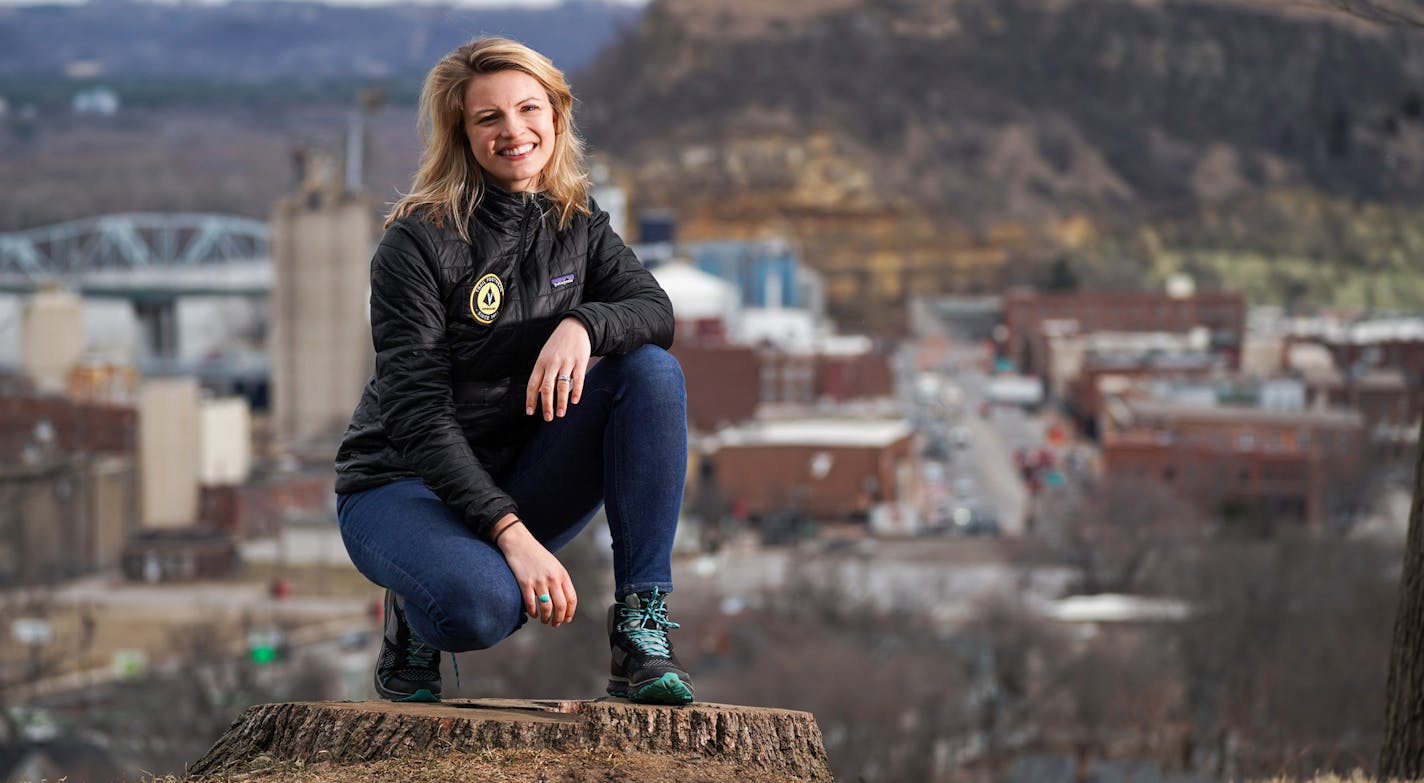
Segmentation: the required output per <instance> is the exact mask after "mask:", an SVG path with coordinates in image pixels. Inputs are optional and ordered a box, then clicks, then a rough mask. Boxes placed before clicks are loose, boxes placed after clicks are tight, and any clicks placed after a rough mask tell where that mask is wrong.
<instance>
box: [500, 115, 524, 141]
mask: <svg viewBox="0 0 1424 783" xmlns="http://www.w3.org/2000/svg"><path fill="white" fill-rule="evenodd" d="M523 130H524V123H523V122H521V121H520V118H519V115H517V114H516V115H514V116H512V117H509V118H507V119H505V120H504V122H501V123H500V124H499V135H500V136H503V137H507V138H511V139H512V138H514V137H515V136H518V135H519V133H520V132H521V131H523Z"/></svg>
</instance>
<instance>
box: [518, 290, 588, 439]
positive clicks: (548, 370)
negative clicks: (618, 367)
mask: <svg viewBox="0 0 1424 783" xmlns="http://www.w3.org/2000/svg"><path fill="white" fill-rule="evenodd" d="M591 350H592V347H591V346H590V345H589V341H588V329H587V328H586V327H585V326H584V325H583V322H582V321H580V320H579V319H577V318H574V317H572V316H570V317H567V318H565V319H564V320H562V321H560V322H559V326H558V327H557V328H556V329H554V333H553V334H551V335H549V340H548V342H545V343H544V350H542V351H540V352H539V359H538V361H536V362H535V363H534V373H533V374H532V375H530V376H529V386H528V388H526V389H525V392H524V413H525V415H528V416H533V415H534V408H535V407H536V406H538V407H540V408H542V409H543V411H544V421H553V420H554V417H555V416H559V417H561V418H562V417H563V415H564V413H565V412H566V411H568V407H569V405H570V404H574V405H577V404H578V401H579V398H580V397H581V396H583V375H584V373H585V372H587V371H588V357H589V353H590V351H591ZM561 376H563V377H562V378H561Z"/></svg>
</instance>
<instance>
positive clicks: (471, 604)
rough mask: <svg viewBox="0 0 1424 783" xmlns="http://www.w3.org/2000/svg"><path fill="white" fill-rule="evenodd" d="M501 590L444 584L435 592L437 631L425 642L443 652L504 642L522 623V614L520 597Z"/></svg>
mask: <svg viewBox="0 0 1424 783" xmlns="http://www.w3.org/2000/svg"><path fill="white" fill-rule="evenodd" d="M477 592H478V594H477ZM504 592H506V591H504V590H494V591H489V592H479V591H475V590H471V589H468V586H459V587H456V588H455V589H450V586H447V587H446V589H444V590H441V591H440V592H439V593H436V594H435V595H434V597H435V600H436V611H435V612H433V613H432V614H433V615H434V617H435V622H434V626H435V631H436V633H435V634H434V637H435V638H427V639H425V641H426V642H427V643H428V644H430V645H432V646H434V647H436V648H437V649H440V650H445V651H446V652H467V651H469V650H486V649H489V648H490V647H493V646H495V645H496V644H499V643H500V642H502V641H504V640H505V639H506V638H508V637H509V635H510V634H512V633H514V632H515V631H516V630H518V628H519V626H520V625H522V624H523V614H524V612H523V607H522V606H521V601H522V599H520V598H519V596H517V595H515V596H513V597H512V598H511V597H510V596H506V595H503V593H504ZM422 638H424V635H423V634H422Z"/></svg>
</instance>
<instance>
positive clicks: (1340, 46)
mask: <svg viewBox="0 0 1424 783" xmlns="http://www.w3.org/2000/svg"><path fill="white" fill-rule="evenodd" d="M1060 6H1061V7H1060ZM481 31H487V32H499V33H507V34H512V35H515V36H517V37H520V38H522V39H523V40H525V41H527V42H529V43H531V44H532V45H534V46H536V47H538V48H540V49H542V50H543V51H545V52H547V53H548V54H550V55H551V56H552V57H553V59H554V60H555V61H556V62H557V63H559V64H560V65H562V66H563V67H565V68H566V69H567V70H568V71H569V73H570V74H571V77H572V79H573V82H574V85H575V89H576V91H577V92H578V94H579V96H580V98H581V101H582V102H581V104H580V109H579V111H580V112H582V113H581V114H580V115H579V117H580V121H581V122H583V123H585V128H586V130H587V132H588V134H589V137H590V140H591V141H592V142H593V144H592V147H593V151H594V157H593V167H592V172H591V173H592V178H593V181H594V183H595V198H596V199H597V200H598V202H599V203H600V205H601V206H602V207H604V208H605V209H607V210H608V211H609V212H610V214H611V215H612V218H613V223H614V225H615V227H617V228H618V230H619V232H620V233H621V235H622V236H623V237H624V238H625V239H626V240H627V241H628V242H629V243H630V244H631V245H632V246H633V247H634V248H635V250H636V252H637V254H638V256H639V257H640V258H641V259H642V260H643V262H644V263H645V264H646V265H647V266H649V267H650V268H651V269H652V271H653V274H654V275H655V276H656V277H657V279H658V280H659V282H660V283H661V284H662V286H663V287H664V288H665V289H666V290H667V292H668V294H669V295H670V296H671V298H672V300H673V304H674V311H675V313H676V317H677V322H678V323H677V339H676V343H675V345H674V347H673V352H674V354H675V355H676V356H677V357H678V359H679V360H680V361H681V363H682V366H683V368H684V371H685V374H686V377H687V382H688V405H689V410H688V428H689V433H690V435H691V439H690V443H691V445H692V453H691V455H690V464H689V472H688V475H689V480H688V486H687V490H686V504H685V508H684V514H683V517H682V521H681V524H680V528H679V538H678V542H677V552H678V555H677V557H678V559H677V562H676V565H675V573H676V578H677V583H678V589H677V592H676V595H675V596H674V599H673V602H672V605H673V615H674V617H675V619H677V620H678V621H679V622H681V623H682V629H681V630H680V631H679V632H678V635H677V637H676V642H677V644H678V650H679V653H680V655H681V657H682V659H683V660H684V662H686V663H687V664H688V665H689V667H690V668H691V670H692V671H693V672H694V674H695V676H696V679H697V683H698V695H699V698H701V699H704V700H707V701H715V702H731V703H744V704H755V705H764V706H776V707H787V708H794V709H803V710H809V711H811V712H813V713H814V714H815V715H816V717H817V720H818V721H819V723H820V726H821V729H822V731H823V732H824V734H825V740H826V747H827V750H828V752H829V754H830V759H831V763H832V767H833V769H834V771H835V772H836V774H837V776H838V777H840V778H842V779H845V780H864V781H975V782H976V783H977V782H978V781H985V782H986V783H987V782H988V781H1014V782H1015V783H1018V782H1020V781H1022V782H1024V783H1027V782H1028V781H1034V782H1036V783H1037V782H1048V783H1053V782H1055V781H1064V782H1065V783H1066V782H1068V781H1073V782H1074V783H1079V782H1081V781H1089V780H1096V781H1114V780H1127V779H1131V780H1134V781H1172V782H1174V783H1188V781H1192V782H1195V781H1202V782H1203V783H1204V782H1205V781H1220V780H1226V779H1242V778H1243V777H1247V776H1267V775H1273V774H1301V773H1309V772H1311V771H1313V770H1316V769H1334V770H1340V771H1348V770H1349V769H1351V768H1356V767H1362V768H1365V769H1366V770H1368V769H1370V768H1371V767H1372V766H1373V764H1374V754H1375V753H1376V750H1377V748H1378V745H1379V739H1380V728H1381V724H1382V721H1383V712H1384V707H1383V704H1384V699H1383V696H1384V685H1385V668H1386V660H1387V651H1388V644H1389V629H1390V623H1391V621H1392V618H1393V607H1394V602H1395V598H1394V596H1395V591H1396V589H1397V585H1398V579H1399V562H1400V557H1401V553H1402V551H1403V542H1404V533H1405V527H1406V523H1407V517H1408V507H1409V502H1410V493H1411V490H1412V486H1411V476H1410V468H1411V466H1412V465H1413V459H1414V455H1415V453H1416V450H1417V448H1418V442H1417V438H1418V428H1419V421H1420V417H1421V412H1424V283H1421V282H1420V280H1421V277H1422V276H1421V275H1420V274H1419V273H1420V271H1421V266H1420V253H1421V252H1424V234H1421V233H1420V231H1419V228H1418V227H1419V225H1424V223H1421V222H1419V218H1420V217H1424V215H1421V213H1420V211H1419V207H1418V206H1417V204H1418V203H1419V202H1418V199H1417V197H1418V196H1419V195H1421V194H1424V102H1422V101H1421V97H1420V96H1421V94H1424V82H1421V80H1420V77H1419V74H1420V73H1421V72H1424V47H1422V46H1421V44H1420V40H1421V39H1420V35H1421V33H1420V32H1419V31H1415V30H1410V29H1407V28H1381V27H1379V26H1378V25H1376V24H1374V23H1373V22H1370V21H1368V20H1362V19H1360V18H1358V17H1352V16H1349V15H1346V14H1340V13H1333V12H1331V11H1330V9H1329V8H1328V7H1324V6H1322V8H1320V9H1312V8H1311V7H1310V6H1309V4H1297V5H1294V6H1291V7H1290V8H1288V9H1287V8H1284V7H1282V6H1274V5H1261V6H1257V5H1254V4H1252V3H1249V2H1227V1H1226V0H1223V2H1216V3H1206V2H1203V3H1179V4H1167V5H1165V6H1157V5H1153V4H1134V3H1128V2H1116V0H1094V1H1092V2H1068V3H1062V4H1052V3H1044V4H1037V3H1030V2H1011V3H1002V4H999V3H979V2H962V3H954V4H947V3H930V2H918V1H915V0H907V1H906V2H879V1H876V2H872V1H871V0H834V1H833V0H799V1H798V2H786V3H780V4H771V5H769V6H761V5H757V4H750V3H739V2H732V1H731V0H725V1H721V2H714V1H713V0H706V2H697V3H687V4H681V3H657V2H655V3H653V4H652V5H650V6H648V7H646V8H643V7H640V6H636V5H635V6H629V5H604V4H599V3H589V2H566V3H564V4H563V5H558V6H553V7H541V8H519V7H515V6H513V5H512V6H511V7H510V8H507V9H480V10H473V9H459V8H457V7H450V6H423V7H420V8H417V9H409V10H400V11H397V10H394V9H391V8H383V7H379V6H377V7H372V8H362V9H354V8H341V7H338V6H325V5H315V4H303V3H282V4H277V3H261V4H257V3H239V2H234V3H231V4H228V5H214V6H198V5H178V6H157V5H147V4H144V3H138V2H128V1H127V0H125V1H124V2H103V3H100V2H91V3H89V4H86V5H78V6H64V7H61V6H52V7H43V6H37V7H15V6H0V50H4V51H0V181H3V182H4V183H5V185H4V193H3V195H0V411H3V414H0V781H12V780H38V779H40V778H49V779H59V778H61V777H63V776H66V775H67V776H68V777H67V779H68V780H71V781H81V780H111V779H133V780H137V779H138V777H139V776H140V775H141V774H143V773H156V774H178V773H181V772H182V770H183V766H184V764H185V763H188V762H191V761H193V760H194V759H196V758H197V757H198V756H199V755H201V753H202V752H203V751H204V750H205V749H206V748H207V747H208V745H209V744H210V743H211V742H212V741H213V740H214V739H215V738H216V737H217V736H218V735H219V734H220V733H221V731H222V730H223V729H225V728H226V727H227V726H228V724H229V723H230V722H231V721H232V720H233V719H234V718H235V717H236V716H237V714H238V713H239V712H240V711H241V710H242V709H243V708H245V707H246V706H248V705H251V704H254V703H260V702H265V701H272V700H288V699H365V698H371V697H372V696H373V694H372V691H371V687H370V680H371V669H372V666H373V663H374V659H375V652H376V649H377V647H378V645H379V639H378V637H379V627H380V617H379V613H380V604H379V598H380V592H379V590H378V588H376V587H374V586H373V585H371V584H369V583H368V582H367V581H366V580H365V579H363V578H362V577H361V576H360V575H359V574H358V573H356V572H355V570H354V568H353V567H352V566H351V565H350V563H349V561H348V560H347V558H346V555H345V551H344V548H343V546H342V543H341V540H340V536H339V534H338V532H337V529H336V523H335V497H334V495H333V490H332V486H333V480H334V476H333V472H332V465H331V463H332V458H333V456H334V452H335V448H336V444H337V443H338V441H339V438H340V435H341V432H342V429H343V428H344V426H345V424H346V422H347V420H348V418H349V416H350V414H351V411H352V410H353V408H354V406H355V404H356V402H357V400H358V397H359V394H360V391H361V389H362V388H363V385H364V384H365V382H366V379H367V377H368V375H369V374H370V372H371V370H372V359H373V357H372V350H371V345H370V335H369V321H368V309H367V308H368V305H367V297H368V294H369V279H368V265H369V261H370V255H371V250H372V248H373V247H374V243H375V242H376V241H377V239H378V237H379V235H380V230H381V220H382V214H383V212H384V210H385V208H386V205H387V204H388V203H389V202H390V201H391V199H392V198H393V195H394V193H395V192H396V191H397V190H398V189H399V188H400V187H402V186H403V185H404V184H405V183H406V182H408V176H409V173H410V172H411V171H412V170H413V169H414V166H415V162H416V155H417V153H418V138H417V136H416V135H415V129H414V125H415V117H414V106H413V96H414V94H415V92H416V90H417V89H418V85H419V79H420V76H421V74H422V73H423V70H424V69H425V68H428V67H429V65H430V64H432V63H433V62H434V61H435V60H436V59H438V57H439V56H440V55H441V54H443V53H444V52H445V51H447V50H448V49H449V48H451V47H453V46H454V45H456V44H457V43H459V42H460V41H462V40H463V39H465V38H467V37H469V36H470V35H473V34H475V33H478V32H481ZM843 52H853V53H856V56H852V57H846V56H843V55H842V54H841V53H843ZM1277 77H1280V80H1279V81H1277ZM392 524H399V520H392ZM606 550H607V533H606V530H604V529H602V528H601V527H600V525H598V524H594V525H592V526H591V527H590V530H589V531H588V532H587V533H586V534H585V535H584V536H582V537H581V538H580V539H579V540H578V541H577V542H575V544H574V545H572V546H571V547H570V548H569V549H568V550H566V551H565V553H564V554H563V555H562V558H563V559H564V560H565V561H566V564H567V565H568V566H569V568H570V571H571V572H572V573H573V574H574V578H575V583H576V585H577V587H578V589H579V590H580V593H581V596H583V597H584V603H585V605H587V606H590V607H596V606H598V605H600V602H601V601H602V600H604V599H603V596H604V595H605V593H607V592H608V584H609V582H610V577H609V576H608V573H607V572H608V570H609V563H608V560H607V557H606ZM603 634H604V631H603V628H602V623H601V616H600V615H599V612H597V611H594V610H590V611H587V612H585V613H582V614H581V615H580V616H579V618H578V619H577V620H576V621H575V622H574V623H572V624H570V625H569V626H568V627H567V628H563V629H560V630H558V631H553V632H551V631H549V630H548V629H544V628H531V629H526V630H525V631H523V632H521V633H519V634H516V635H515V637H513V638H511V639H510V640H509V641H508V642H506V643H505V644H504V645H502V646H501V647H500V648H497V649H495V650H491V651H486V652H480V653H467V654H463V655H461V656H460V661H461V663H462V665H461V667H460V669H461V671H460V679H459V681H458V684H456V683H457V680H456V678H455V676H454V673H453V672H452V671H447V673H446V681H447V686H446V692H447V695H454V696H511V697H526V698H528V697H558V698H595V697H597V696H599V695H600V694H601V690H602V682H603V679H602V670H603V656H605V655H606V654H607V651H606V640H605V639H604V637H603ZM447 668H448V667H447Z"/></svg>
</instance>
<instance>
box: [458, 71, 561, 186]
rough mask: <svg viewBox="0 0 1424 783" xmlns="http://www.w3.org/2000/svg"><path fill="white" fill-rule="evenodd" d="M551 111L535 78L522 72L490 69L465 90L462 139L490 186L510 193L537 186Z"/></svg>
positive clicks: (548, 149) (550, 134) (549, 149)
mask: <svg viewBox="0 0 1424 783" xmlns="http://www.w3.org/2000/svg"><path fill="white" fill-rule="evenodd" d="M554 125H555V123H554V107H553V106H551V105H550V104H549V96H548V94H547V93H546V92H545V91H544V87H543V86H542V85H540V84H539V82H538V80H537V79H535V78H534V77H533V76H530V75H529V74H527V73H525V72H523V71H513V70H510V71H496V72H494V73H487V74H482V75H480V76H476V77H475V78H473V79H471V80H470V83H469V85H468V86H466V88H465V137H466V138H468V139H469V141H470V150H471V151H472V152H473V153H474V154H475V160H476V161H478V162H479V164H480V168H482V169H484V171H485V174H487V175H488V176H489V178H490V180H491V181H492V182H494V184H496V185H498V186H500V187H502V188H504V189H505V190H508V191H511V192H515V193H518V192H521V191H525V190H531V189H533V188H535V187H537V186H538V185H539V174H540V172H542V171H543V170H544V166H545V165H546V164H547V163H548V162H549V158H550V157H552V156H553V154H554V136H555V133H556V131H555V127H554Z"/></svg>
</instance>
